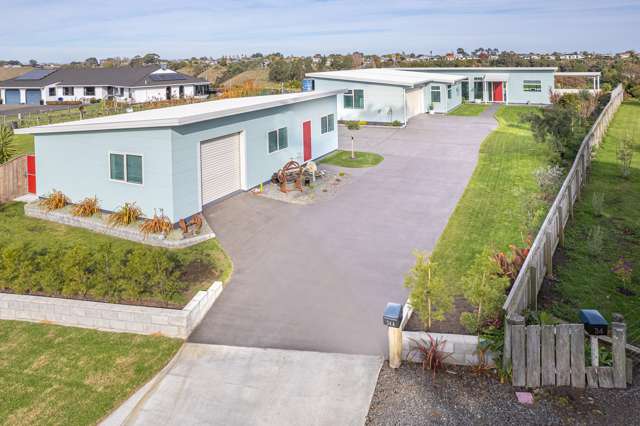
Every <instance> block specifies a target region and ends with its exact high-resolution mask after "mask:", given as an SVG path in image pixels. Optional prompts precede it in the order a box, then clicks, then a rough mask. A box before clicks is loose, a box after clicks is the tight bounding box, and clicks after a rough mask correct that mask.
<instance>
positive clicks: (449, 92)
mask: <svg viewBox="0 0 640 426" xmlns="http://www.w3.org/2000/svg"><path fill="white" fill-rule="evenodd" d="M452 92H453V88H452V87H451V86H447V98H448V99H451V94H452Z"/></svg>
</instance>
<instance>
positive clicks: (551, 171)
mask: <svg viewBox="0 0 640 426" xmlns="http://www.w3.org/2000/svg"><path fill="white" fill-rule="evenodd" d="M533 176H534V177H535V179H536V183H537V184H538V188H540V192H541V193H542V197H543V198H544V199H545V200H546V201H552V200H553V199H554V198H555V196H556V194H557V193H558V190H559V189H560V186H562V180H563V178H564V170H563V169H562V167H560V166H558V165H550V166H546V167H540V168H538V169H536V170H535V171H534V172H533Z"/></svg>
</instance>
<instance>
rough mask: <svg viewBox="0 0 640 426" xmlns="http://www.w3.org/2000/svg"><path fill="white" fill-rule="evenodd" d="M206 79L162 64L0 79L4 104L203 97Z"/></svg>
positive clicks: (62, 70)
mask: <svg viewBox="0 0 640 426" xmlns="http://www.w3.org/2000/svg"><path fill="white" fill-rule="evenodd" d="M209 86H210V84H209V82H208V81H206V80H203V79H201V78H196V77H192V76H189V75H186V74H182V73H179V72H175V71H172V70H169V69H166V68H165V67H164V66H163V65H149V66H142V67H130V66H125V67H114V68H53V69H34V70H32V71H30V72H27V73H26V74H23V75H20V76H18V77H15V78H12V79H10V80H5V81H1V82H0V99H2V103H5V104H31V105H46V104H48V103H51V102H64V101H71V102H77V101H81V102H89V101H90V100H92V99H115V100H120V101H127V102H133V103H139V102H150V101H155V100H165V99H175V98H189V97H207V96H208V95H209Z"/></svg>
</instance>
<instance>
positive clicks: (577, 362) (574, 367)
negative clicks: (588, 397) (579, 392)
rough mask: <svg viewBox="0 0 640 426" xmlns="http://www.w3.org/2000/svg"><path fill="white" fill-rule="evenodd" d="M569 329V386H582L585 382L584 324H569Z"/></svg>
mask: <svg viewBox="0 0 640 426" xmlns="http://www.w3.org/2000/svg"><path fill="white" fill-rule="evenodd" d="M569 327H570V330H571V386H573V387H574V388H584V387H585V384H586V375H585V365H584V326H583V325H582V324H570V325H569Z"/></svg>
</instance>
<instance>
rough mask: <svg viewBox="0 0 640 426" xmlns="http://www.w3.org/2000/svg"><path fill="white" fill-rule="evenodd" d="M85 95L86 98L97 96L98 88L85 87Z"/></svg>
mask: <svg viewBox="0 0 640 426" xmlns="http://www.w3.org/2000/svg"><path fill="white" fill-rule="evenodd" d="M84 95H85V96H95V95H96V88H95V87H85V88H84Z"/></svg>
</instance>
